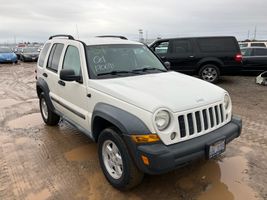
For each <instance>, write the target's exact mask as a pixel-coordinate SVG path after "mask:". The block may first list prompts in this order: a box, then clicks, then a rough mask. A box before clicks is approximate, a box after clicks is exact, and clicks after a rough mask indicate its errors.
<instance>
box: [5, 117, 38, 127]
mask: <svg viewBox="0 0 267 200" xmlns="http://www.w3.org/2000/svg"><path fill="white" fill-rule="evenodd" d="M42 123H43V120H42V117H41V114H40V113H33V114H29V115H24V116H22V117H19V118H17V119H14V120H11V121H9V122H7V124H6V125H7V126H8V127H9V128H23V129H27V128H32V127H36V126H38V125H41V124H42Z"/></svg>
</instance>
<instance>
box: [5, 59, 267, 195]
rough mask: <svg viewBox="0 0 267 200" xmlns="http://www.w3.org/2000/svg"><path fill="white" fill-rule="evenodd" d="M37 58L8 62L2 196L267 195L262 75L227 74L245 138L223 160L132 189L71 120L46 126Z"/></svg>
mask: <svg viewBox="0 0 267 200" xmlns="http://www.w3.org/2000/svg"><path fill="white" fill-rule="evenodd" d="M34 68H35V63H21V64H18V65H12V64H5V65H3V64H1V65H0V199H1V200H13V199H19V200H20V199H25V200H39V199H64V200H65V199H66V200H67V199H71V200H72V199H90V200H94V199H97V200H98V199H110V200H111V199H116V200H123V199H125V200H126V199H127V200H128V199H130V200H132V199H133V200H139V199H144V200H145V199H146V200H147V199H170V200H171V199H185V200H190V199H200V200H201V199H203V200H214V199H216V200H231V199H235V200H237V199H239V200H246V199H248V200H253V199H267V170H266V169H267V153H266V152H267V121H266V119H267V87H264V86H259V85H256V84H255V83H254V82H255V80H254V79H255V78H254V77H245V76H244V77H223V79H222V81H221V82H220V83H219V84H218V85H219V86H221V87H223V88H225V89H226V90H227V91H229V93H230V95H231V97H232V101H233V107H234V113H235V114H237V115H240V116H241V117H242V119H243V132H242V135H241V137H240V138H238V139H236V140H235V141H233V142H232V143H230V144H229V145H228V146H227V150H226V152H225V153H224V154H223V155H222V156H221V157H219V158H218V159H216V160H210V161H204V160H201V161H197V162H195V163H193V164H191V165H189V166H186V167H184V168H182V169H177V170H175V171H173V172H170V173H168V174H164V175H159V176H148V175H146V176H145V178H144V181H143V183H142V184H141V185H140V186H139V187H137V188H135V189H133V190H131V191H128V192H120V191H118V190H116V189H114V188H112V187H111V186H110V185H109V184H108V182H107V181H106V180H105V177H104V176H103V174H102V171H101V169H100V166H99V163H98V158H97V153H96V152H97V151H96V150H97V146H96V144H94V143H93V142H92V141H91V140H90V139H88V138H87V137H86V136H85V135H83V134H82V133H80V132H79V131H77V130H76V129H75V128H73V127H72V126H70V125H69V124H67V123H66V122H64V121H63V122H60V124H59V126H57V127H48V126H46V125H44V123H43V122H42V119H41V115H40V113H39V107H38V99H37V97H36V92H35V79H34Z"/></svg>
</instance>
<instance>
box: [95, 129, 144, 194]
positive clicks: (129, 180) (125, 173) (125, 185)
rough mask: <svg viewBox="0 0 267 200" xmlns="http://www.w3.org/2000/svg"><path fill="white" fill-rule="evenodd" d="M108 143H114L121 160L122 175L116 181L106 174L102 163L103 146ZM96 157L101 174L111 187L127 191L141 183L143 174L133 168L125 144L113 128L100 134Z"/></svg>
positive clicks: (106, 170) (106, 171) (105, 168)
mask: <svg viewBox="0 0 267 200" xmlns="http://www.w3.org/2000/svg"><path fill="white" fill-rule="evenodd" d="M109 141H112V142H113V143H115V145H116V147H117V148H118V150H119V153H120V156H121V160H122V166H123V170H122V175H121V176H120V177H119V178H117V179H116V178H114V177H112V175H111V174H110V172H108V169H107V167H106V165H105V163H104V159H105V158H104V155H103V145H104V144H105V143H106V142H109ZM98 157H99V162H100V165H101V168H102V170H103V173H104V175H105V177H106V179H107V180H108V182H109V183H110V184H111V185H112V186H113V187H115V188H117V189H119V190H128V189H131V188H133V187H135V186H137V185H138V184H140V183H141V182H142V180H143V177H144V173H142V172H141V171H140V170H139V169H137V167H136V166H135V164H134V162H133V160H132V158H131V157H130V155H129V152H128V150H127V147H126V145H125V143H124V142H123V140H122V138H121V137H120V135H119V131H118V130H116V129H115V128H106V129H104V130H103V131H102V132H101V133H100V136H99V139H98ZM114 169H115V168H114Z"/></svg>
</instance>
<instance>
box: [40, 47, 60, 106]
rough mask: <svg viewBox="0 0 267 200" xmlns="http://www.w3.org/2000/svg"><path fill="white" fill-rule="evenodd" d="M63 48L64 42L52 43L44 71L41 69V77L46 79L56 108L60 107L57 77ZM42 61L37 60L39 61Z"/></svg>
mask: <svg viewBox="0 0 267 200" xmlns="http://www.w3.org/2000/svg"><path fill="white" fill-rule="evenodd" d="M63 48H64V44H62V43H54V44H53V46H52V48H51V51H50V53H49V57H48V60H47V65H46V69H45V71H43V74H42V77H43V78H44V79H45V80H46V82H47V84H48V87H49V90H50V93H49V95H50V97H51V100H52V101H53V105H54V107H55V108H56V110H59V109H60V104H58V99H59V91H58V77H59V71H58V69H59V64H60V58H61V54H62V51H63ZM41 62H42V61H41V60H39V63H41Z"/></svg>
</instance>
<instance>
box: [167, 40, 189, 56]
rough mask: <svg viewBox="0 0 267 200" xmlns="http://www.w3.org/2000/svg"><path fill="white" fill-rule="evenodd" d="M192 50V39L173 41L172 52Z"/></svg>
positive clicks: (179, 52) (181, 52)
mask: <svg viewBox="0 0 267 200" xmlns="http://www.w3.org/2000/svg"><path fill="white" fill-rule="evenodd" d="M191 52H192V46H191V43H190V40H174V41H173V47H172V53H178V54H183V53H191Z"/></svg>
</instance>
